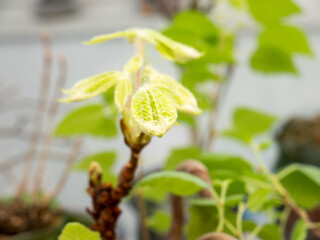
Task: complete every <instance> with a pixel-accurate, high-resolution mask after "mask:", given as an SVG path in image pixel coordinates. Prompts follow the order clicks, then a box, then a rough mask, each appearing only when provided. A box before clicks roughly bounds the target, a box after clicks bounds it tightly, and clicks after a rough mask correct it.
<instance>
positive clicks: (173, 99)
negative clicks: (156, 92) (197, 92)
mask: <svg viewBox="0 0 320 240" xmlns="http://www.w3.org/2000/svg"><path fill="white" fill-rule="evenodd" d="M150 77H151V79H150V82H151V84H152V85H153V86H155V87H156V88H158V89H161V91H162V92H163V93H164V94H165V96H166V97H167V98H168V99H169V101H170V103H171V104H172V105H173V106H174V107H175V108H176V109H177V110H178V111H180V112H183V113H188V114H195V115H197V114H200V113H201V109H199V108H198V103H197V100H196V99H195V97H194V96H193V94H192V93H191V92H190V91H189V90H188V89H186V88H185V87H184V86H182V85H181V84H180V83H179V82H177V81H176V80H174V79H173V78H172V77H170V76H168V75H165V74H157V73H155V74H152V75H151V76H150Z"/></svg>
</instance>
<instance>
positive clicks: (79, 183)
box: [0, 0, 320, 228]
mask: <svg viewBox="0 0 320 240" xmlns="http://www.w3.org/2000/svg"><path fill="white" fill-rule="evenodd" d="M159 2H160V3H159ZM159 2H158V1H156V0H150V1H142V0H91V1H84V0H55V1H54V0H14V1H12V0H0V114H1V117H0V151H1V159H0V162H6V161H8V159H10V158H13V159H16V160H15V163H14V166H13V167H12V168H10V170H9V169H2V171H4V172H6V173H7V174H10V176H9V177H7V178H6V179H5V178H4V177H3V176H1V178H0V189H1V190H0V195H1V196H6V195H10V194H12V185H11V184H12V183H14V181H15V179H17V175H19V174H21V173H20V170H21V168H20V165H19V161H18V159H19V156H20V157H21V154H23V153H24V151H25V150H26V148H27V142H28V139H29V138H28V136H29V135H28V134H30V131H31V123H32V119H33V116H34V111H35V109H36V98H37V96H38V91H39V88H40V83H41V81H40V79H41V72H42V65H43V61H42V55H43V51H42V44H41V41H40V38H39V33H40V32H43V31H46V32H47V33H48V34H49V36H50V37H51V43H52V52H53V68H52V73H51V75H50V77H51V81H52V82H55V81H57V79H58V77H59V76H58V75H59V71H58V70H59V68H58V59H59V58H61V56H62V55H63V56H64V57H65V59H66V65H67V71H66V80H67V82H66V87H67V88H70V87H71V86H72V85H73V84H74V83H75V82H76V81H78V80H80V79H83V78H85V77H88V76H92V75H94V74H97V73H100V72H104V71H109V70H114V69H119V70H120V69H121V68H122V66H123V65H124V63H125V62H126V61H127V60H128V59H129V57H130V56H132V54H133V53H134V49H133V47H132V46H131V45H129V44H127V43H126V42H125V41H124V40H114V41H111V42H109V43H107V44H102V45H97V46H84V45H82V44H81V42H82V41H84V40H88V39H90V38H91V37H92V36H94V35H98V34H103V33H109V32H113V31H117V30H123V29H126V28H130V27H147V28H152V29H156V30H161V29H163V28H164V27H165V26H166V25H167V24H168V18H167V17H166V16H165V15H166V14H164V13H163V12H166V11H164V9H165V8H162V7H163V5H162V4H164V3H166V4H169V5H170V1H169V0H168V1H165V0H162V1H159ZM163 2H164V3H163ZM181 2H183V1H181ZM296 2H297V3H298V4H299V5H300V6H301V8H302V9H303V14H302V15H301V16H299V17H298V18H294V21H295V23H297V24H298V25H300V26H301V27H302V28H303V29H304V30H305V31H306V32H307V34H308V35H309V39H310V45H311V46H312V48H313V51H314V56H313V57H312V58H303V57H300V58H298V59H296V64H297V68H298V69H299V71H300V73H299V75H298V76H290V75H280V76H279V75H276V76H267V75H262V74H259V73H255V72H253V71H252V70H251V69H250V67H249V63H248V58H249V56H250V55H251V53H252V50H253V49H254V46H255V45H256V38H255V34H256V32H255V26H251V25H250V24H249V25H248V27H247V28H245V29H244V30H243V31H241V33H240V37H239V38H238V40H237V41H238V42H237V47H236V50H237V52H236V59H237V66H236V68H235V72H234V74H233V77H232V83H231V85H230V91H229V92H228V96H227V98H226V101H225V103H224V105H223V107H222V110H221V112H220V116H219V120H218V128H219V129H223V128H225V127H227V126H229V124H230V120H231V114H232V109H234V108H235V107H237V106H241V105H245V106H250V107H253V108H257V109H261V110H264V111H266V112H269V113H272V114H274V115H276V116H278V117H279V119H282V121H285V120H286V119H288V118H290V117H292V116H302V117H304V116H305V117H312V116H315V115H316V114H317V113H319V112H320V104H319V103H320V94H319V92H320V81H319V76H320V59H319V55H320V15H319V10H320V2H319V1H318V0H309V1H304V0H299V1H296ZM182 5H183V3H182ZM161 11H162V13H161ZM150 55H151V57H150V61H151V62H152V64H153V65H154V66H156V67H157V68H158V69H159V70H161V71H162V72H164V73H167V74H169V75H172V76H178V71H177V69H176V67H175V66H174V64H172V63H170V62H167V61H165V60H163V59H162V57H161V56H160V55H158V53H157V52H156V51H153V50H151V51H150ZM49 89H50V92H49V93H48V95H50V96H52V94H53V93H52V89H53V87H51V88H49ZM92 101H93V102H94V101H97V100H96V99H93V100H92ZM80 105H81V103H72V104H63V105H61V106H60V109H59V112H58V115H57V117H56V120H55V123H56V124H57V123H58V122H59V120H61V119H62V117H63V115H64V114H65V113H66V112H68V111H70V110H71V109H73V108H75V107H77V106H80ZM206 117H207V116H203V118H206ZM280 127H281V126H279V128H280ZM44 130H45V129H42V131H44ZM189 134H190V132H189V131H188V130H187V129H186V128H185V127H184V126H175V127H173V129H172V130H170V132H169V133H168V134H167V135H165V137H163V138H162V139H153V140H152V142H151V144H150V147H148V148H147V149H146V150H145V151H144V152H143V162H144V165H143V166H144V168H145V171H146V170H147V169H154V168H156V167H157V166H161V165H162V163H163V161H164V160H165V158H166V156H167V155H168V154H169V152H170V149H172V148H175V147H179V146H184V145H188V144H189V142H188V141H189V140H188V139H189ZM70 147H71V140H66V139H60V140H57V141H55V142H54V144H53V147H52V151H51V154H50V158H51V159H52V160H53V161H49V163H48V168H47V169H46V172H45V179H46V180H45V181H46V182H45V183H46V186H50V187H52V186H53V182H54V179H55V178H56V177H57V176H58V175H60V174H61V171H62V169H63V168H62V166H63V164H61V161H63V159H65V158H66V156H67V154H68V150H69V148H70ZM106 149H107V150H109V149H110V150H116V151H117V152H118V157H117V159H118V162H117V164H116V165H117V167H118V169H119V167H120V166H121V165H122V164H123V163H124V162H125V161H126V160H127V156H128V153H129V151H128V149H127V147H126V146H125V145H124V143H123V139H122V137H121V136H119V137H117V138H116V139H115V140H110V141H105V140H103V139H99V138H97V139H86V140H85V142H84V145H83V147H82V149H81V152H80V157H81V156H84V155H87V154H89V153H93V152H96V151H97V150H106ZM214 150H216V151H220V152H223V151H228V152H234V153H239V154H242V155H244V156H250V154H251V153H249V152H246V151H245V150H243V148H241V147H240V146H238V145H237V144H233V143H230V142H227V141H224V140H218V141H217V143H216V145H215V148H214ZM265 154H266V157H267V159H268V164H269V165H270V166H272V165H273V164H274V161H275V159H276V156H277V154H278V151H277V148H276V147H273V148H272V149H271V150H270V151H268V152H266V153H265ZM80 157H79V158H80ZM55 160H57V161H55ZM1 167H2V168H3V167H4V165H1ZM9 171H10V173H9ZM10 181H11V182H10ZM86 185H87V176H86V175H85V174H82V173H77V172H72V174H71V175H70V178H69V180H68V181H67V184H66V186H65V187H64V189H63V191H62V193H61V194H60V195H59V197H58V201H59V202H60V203H61V204H62V205H63V206H64V207H66V208H68V209H71V210H77V211H80V212H84V207H85V206H88V205H89V204H90V203H89V197H88V196H87V194H86V192H85V186H86ZM127 217H130V216H126V218H127ZM131 227H132V228H133V226H131Z"/></svg>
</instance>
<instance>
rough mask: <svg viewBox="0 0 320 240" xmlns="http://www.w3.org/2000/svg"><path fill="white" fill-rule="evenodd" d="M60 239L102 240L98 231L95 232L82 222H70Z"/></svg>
mask: <svg viewBox="0 0 320 240" xmlns="http://www.w3.org/2000/svg"><path fill="white" fill-rule="evenodd" d="M58 240H101V238H100V234H99V233H98V232H93V231H91V230H89V229H88V228H87V227H85V226H83V225H82V224H80V223H76V222H73V223H68V224H67V225H66V226H65V228H64V229H63V231H62V233H61V235H60V236H59V238H58Z"/></svg>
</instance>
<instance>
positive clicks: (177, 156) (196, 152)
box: [164, 146, 201, 170]
mask: <svg viewBox="0 0 320 240" xmlns="http://www.w3.org/2000/svg"><path fill="white" fill-rule="evenodd" d="M200 156H201V150H200V149H199V148H197V147H193V146H191V147H184V148H176V149H173V150H172V151H171V153H170V155H169V157H168V158H167V161H166V164H165V167H164V169H165V170H175V169H176V168H177V167H178V165H179V164H180V163H181V162H183V161H184V160H187V159H199V157H200Z"/></svg>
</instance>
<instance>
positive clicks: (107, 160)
mask: <svg viewBox="0 0 320 240" xmlns="http://www.w3.org/2000/svg"><path fill="white" fill-rule="evenodd" d="M115 160H116V153H115V152H100V153H96V154H93V155H89V156H86V157H85V158H83V159H81V160H80V161H79V162H78V163H77V164H76V165H75V166H74V167H73V169H74V170H77V171H85V172H88V170H89V167H90V164H91V162H98V163H99V165H100V166H101V168H102V171H103V181H104V182H111V183H113V184H115V182H116V179H117V178H116V176H115V175H114V174H113V173H112V168H113V165H114V163H115Z"/></svg>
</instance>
